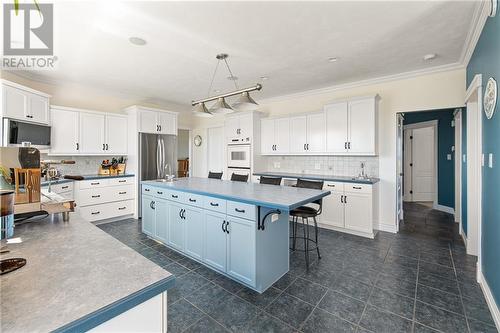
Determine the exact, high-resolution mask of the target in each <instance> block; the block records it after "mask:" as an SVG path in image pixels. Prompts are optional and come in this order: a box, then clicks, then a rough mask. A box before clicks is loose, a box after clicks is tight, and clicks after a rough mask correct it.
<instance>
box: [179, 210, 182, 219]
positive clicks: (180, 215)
mask: <svg viewBox="0 0 500 333" xmlns="http://www.w3.org/2000/svg"><path fill="white" fill-rule="evenodd" d="M179 217H180V218H181V219H182V209H181V210H180V211H179Z"/></svg>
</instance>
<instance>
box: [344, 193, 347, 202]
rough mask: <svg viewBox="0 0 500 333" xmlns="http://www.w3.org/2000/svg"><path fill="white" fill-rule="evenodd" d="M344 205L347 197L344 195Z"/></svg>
mask: <svg viewBox="0 0 500 333" xmlns="http://www.w3.org/2000/svg"><path fill="white" fill-rule="evenodd" d="M344 203H347V195H344Z"/></svg>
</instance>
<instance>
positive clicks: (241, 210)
mask: <svg viewBox="0 0 500 333" xmlns="http://www.w3.org/2000/svg"><path fill="white" fill-rule="evenodd" d="M234 210H235V211H237V212H238V213H244V212H245V210H244V209H238V208H235V209H234Z"/></svg>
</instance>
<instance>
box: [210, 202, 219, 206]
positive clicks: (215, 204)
mask: <svg viewBox="0 0 500 333" xmlns="http://www.w3.org/2000/svg"><path fill="white" fill-rule="evenodd" d="M210 206H212V207H219V204H218V203H213V202H211V203H210Z"/></svg>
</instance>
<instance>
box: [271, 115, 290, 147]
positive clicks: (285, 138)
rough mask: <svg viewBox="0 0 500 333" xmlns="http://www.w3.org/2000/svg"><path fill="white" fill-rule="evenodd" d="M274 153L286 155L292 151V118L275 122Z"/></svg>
mask: <svg viewBox="0 0 500 333" xmlns="http://www.w3.org/2000/svg"><path fill="white" fill-rule="evenodd" d="M274 144H275V146H274V152H275V153H281V154H285V153H288V152H289V151H290V118H279V119H276V120H274Z"/></svg>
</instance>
